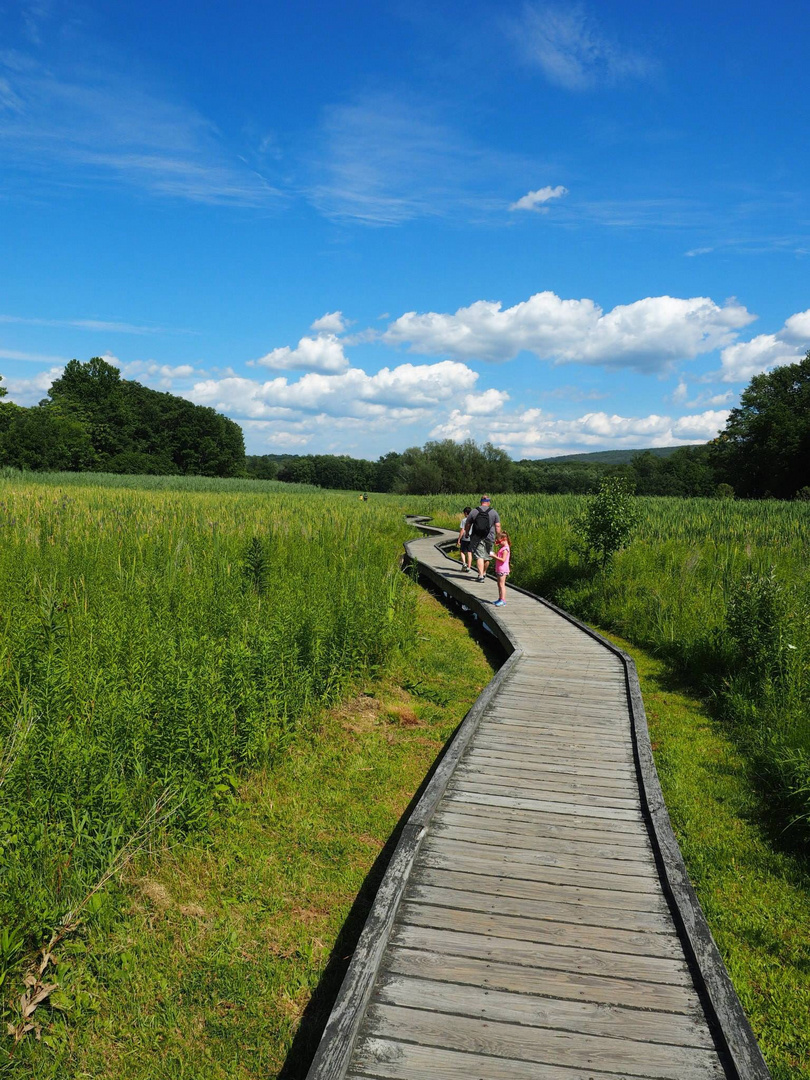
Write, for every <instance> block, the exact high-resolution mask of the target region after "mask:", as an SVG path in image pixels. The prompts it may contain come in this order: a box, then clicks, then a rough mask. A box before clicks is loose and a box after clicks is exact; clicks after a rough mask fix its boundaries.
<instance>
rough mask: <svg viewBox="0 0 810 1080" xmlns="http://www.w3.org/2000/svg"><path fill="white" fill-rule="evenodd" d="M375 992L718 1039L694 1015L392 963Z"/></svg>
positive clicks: (674, 1036)
mask: <svg viewBox="0 0 810 1080" xmlns="http://www.w3.org/2000/svg"><path fill="white" fill-rule="evenodd" d="M375 997H376V1000H377V1001H380V1002H382V1003H384V1004H386V1005H401V1006H404V1007H405V1008H411V1009H426V1010H429V1011H431V1012H440V1013H442V1012H446V1013H453V1014H454V1015H458V1016H470V1017H479V1018H480V1019H481V1020H495V1021H499V1020H500V1021H504V1022H505V1023H511V1024H523V1025H526V1026H527V1027H537V1028H554V1029H556V1030H558V1031H570V1032H574V1033H581V1034H585V1035H605V1036H608V1037H610V1038H618V1039H620V1038H624V1039H632V1040H635V1041H641V1042H650V1043H665V1044H668V1045H670V1046H691V1047H702V1048H703V1049H708V1050H714V1041H713V1040H712V1037H711V1035H710V1034H709V1031H708V1028H707V1027H706V1024H705V1022H702V1023H696V1022H695V1020H694V1019H693V1017H691V1016H678V1015H672V1014H670V1013H660V1012H652V1011H647V1010H643V1009H629V1008H627V1007H626V1006H622V1005H618V1006H617V1005H613V1004H605V1003H596V1002H584V1001H571V1000H570V999H564V998H563V999H560V998H554V997H548V996H544V995H542V994H536V995H535V994H529V993H528V992H526V991H525V990H523V989H521V990H520V991H518V992H515V991H512V990H505V989H495V988H492V987H488V988H486V989H485V988H482V987H480V986H470V984H469V983H455V982H453V981H452V980H449V979H448V978H447V973H446V972H445V973H444V978H442V979H440V980H437V979H429V978H426V977H425V973H424V972H419V973H416V974H413V973H407V974H405V973H400V972H398V971H396V970H390V969H389V971H388V972H386V973H385V975H384V976H383V978H382V979H381V980H380V983H379V985H378V988H377V993H376V995H375ZM701 1021H703V1017H702V1016H701Z"/></svg>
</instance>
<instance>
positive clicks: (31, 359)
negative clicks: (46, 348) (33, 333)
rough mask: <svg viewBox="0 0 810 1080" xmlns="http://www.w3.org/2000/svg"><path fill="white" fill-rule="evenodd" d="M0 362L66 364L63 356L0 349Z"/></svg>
mask: <svg viewBox="0 0 810 1080" xmlns="http://www.w3.org/2000/svg"><path fill="white" fill-rule="evenodd" d="M0 360H21V361H23V363H26V364H66V363H67V358H66V357H64V356H52V355H51V354H50V353H36V352H25V351H22V350H20V349H0Z"/></svg>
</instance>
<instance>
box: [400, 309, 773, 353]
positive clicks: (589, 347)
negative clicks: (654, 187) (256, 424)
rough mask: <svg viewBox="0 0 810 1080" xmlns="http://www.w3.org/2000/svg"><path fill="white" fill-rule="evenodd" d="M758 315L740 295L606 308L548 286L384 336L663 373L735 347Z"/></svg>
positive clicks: (411, 343) (422, 319) (429, 346)
mask: <svg viewBox="0 0 810 1080" xmlns="http://www.w3.org/2000/svg"><path fill="white" fill-rule="evenodd" d="M754 317H755V316H753V315H752V314H751V313H750V312H749V311H747V310H746V308H745V307H743V306H742V305H741V304H738V303H737V302H736V301H734V300H730V301H727V302H726V303H725V304H723V305H722V306H719V305H718V304H716V303H715V302H714V301H713V300H711V299H709V298H708V297H705V296H697V297H692V298H689V299H682V298H679V297H673V296H648V297H646V298H645V299H643V300H636V301H635V302H634V303H631V304H620V305H617V306H616V307H615V308H613V309H612V310H611V311H607V312H605V311H603V310H602V308H601V307H599V305H598V304H596V303H595V302H594V301H593V300H588V299H582V300H563V299H561V298H560V297H559V296H557V295H556V294H555V293H553V292H550V291H546V292H541V293H535V294H534V296H531V297H529V299H528V300H524V301H522V302H521V303H518V304H515V305H514V306H513V307H509V308H504V307H503V305H502V303H501V302H500V301H490V300H478V301H476V302H475V303H473V304H470V306H469V307H463V308H459V309H458V311H456V312H455V313H454V314H443V313H439V312H434V311H431V312H426V313H424V314H419V313H417V312H415V311H410V312H407V313H406V314H404V315H401V316H400V317H399V318H398V319H395V320H394V322H392V323H390V325H389V326H388V329H387V330H386V331H385V333H384V334H383V335H382V338H383V340H384V341H385V342H386V343H387V344H389V345H407V346H408V348H409V349H410V351H411V352H416V353H422V354H426V355H437V354H442V353H444V354H449V355H451V356H455V357H458V358H461V359H476V360H493V361H498V360H509V359H511V358H513V357H514V356H516V355H517V354H518V353H519V352H521V351H522V350H527V351H529V352H533V353H534V354H535V355H536V356H538V357H539V358H541V359H547V360H552V361H554V362H556V363H572V362H578V363H585V364H600V365H604V366H607V367H630V368H635V369H636V370H639V371H661V370H666V369H667V368H668V367H669V365H670V364H672V363H673V362H675V361H679V360H684V359H692V358H694V357H696V356H698V355H700V354H701V353H706V352H711V351H712V350H713V349H717V348H721V347H723V346H726V345H730V344H731V343H733V342H734V341H735V340H736V337H737V332H738V331H739V330H740V329H741V328H742V327H744V326H747V325H748V323H750V322H751V321H752V320H753V319H754Z"/></svg>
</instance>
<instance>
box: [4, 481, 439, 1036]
mask: <svg viewBox="0 0 810 1080" xmlns="http://www.w3.org/2000/svg"><path fill="white" fill-rule="evenodd" d="M59 479H60V481H61V477H60V478H59ZM88 480H89V478H85V484H84V485H83V484H81V483H79V482H78V480H77V478H75V477H71V478H70V482H68V483H65V484H64V485H63V484H62V483H61V482H60V483H59V484H56V483H52V482H41V481H37V482H29V481H28V479H27V478H25V479H19V478H13V477H12V478H6V479H3V480H0V532H1V533H2V543H1V544H0V597H2V607H1V608H0V618H2V637H1V638H0V650H2V651H1V652H0V745H2V747H3V751H2V757H1V758H0V788H1V790H2V804H1V805H0V865H2V879H3V888H2V891H0V925H1V926H2V928H3V929H2V933H1V934H0V981H1V980H2V979H3V977H4V976H5V975H6V973H7V972H13V971H14V969H15V966H16V965H18V963H19V960H20V957H21V956H22V955H23V954H24V953H26V952H28V951H29V950H31V949H32V948H35V947H37V946H41V945H43V944H47V942H48V941H49V940H50V938H51V935H52V934H54V932H57V931H58V930H59V928H60V927H64V926H68V927H70V926H72V925H73V924H74V923H75V922H76V921H77V920H78V918H80V917H87V916H88V915H89V914H92V913H96V912H98V910H99V909H100V907H101V906H103V904H104V902H105V901H104V896H105V890H104V889H103V887H102V886H103V883H104V881H105V878H106V877H107V875H109V874H110V873H113V874H115V873H117V871H118V870H119V869H120V867H121V866H122V865H123V864H124V863H125V862H126V861H127V860H128V859H129V858H130V857H131V855H132V852H133V851H134V850H135V849H139V848H144V847H145V848H147V849H148V848H150V847H154V846H155V845H157V844H159V843H161V842H162V839H161V838H163V837H165V836H167V835H171V836H180V835H185V834H189V833H193V832H195V831H198V830H206V829H207V828H208V827H209V826H210V824H211V821H212V820H213V819H215V818H216V816H217V815H218V814H219V812H220V810H221V809H223V808H227V807H228V805H229V804H230V802H231V800H232V797H233V793H234V791H235V790H236V789H237V788H238V786H239V784H240V778H241V776H242V775H243V773H245V772H246V771H249V770H251V769H256V768H259V767H265V766H268V765H271V764H272V763H273V762H274V761H275V760H276V759H277V758H278V757H279V756H280V755H281V754H283V753H284V751H285V749H286V748H287V747H288V746H289V745H290V744H292V743H293V742H295V741H296V740H298V739H300V738H301V737H302V736H305V735H306V734H307V725H308V724H309V723H310V721H311V720H312V718H313V717H315V716H317V715H318V714H319V712H320V711H321V710H322V709H323V708H324V707H326V706H329V705H332V704H334V703H335V702H337V701H339V700H340V699H341V698H342V697H344V696H345V695H346V694H347V693H348V692H349V691H350V690H351V689H352V687H353V686H354V685H355V684H356V683H357V681H358V680H359V679H362V678H367V677H369V676H370V675H374V673H376V672H379V671H382V670H383V669H384V667H385V666H386V664H387V663H389V661H390V660H391V659H392V658H393V657H394V655H395V654H397V653H398V652H399V651H401V650H402V649H407V648H409V647H410V646H411V645H412V644H413V641H414V636H415V632H416V631H415V624H414V621H413V616H414V604H415V597H416V595H417V592H418V590H417V589H416V588H415V587H414V586H413V584H412V583H411V582H410V581H409V580H408V579H407V578H406V576H405V575H403V574H402V573H400V572H399V569H398V565H397V552H398V551H399V550H400V548H401V542H402V540H403V539H404V537H405V536H407V535H408V530H407V528H406V526H405V524H404V522H403V520H402V518H401V515H399V514H398V513H395V512H392V509H391V508H386V507H383V506H379V505H374V504H365V503H361V502H358V500H357V499H356V498H352V497H350V496H346V497H343V496H334V495H320V494H315V493H312V492H308V493H296V492H294V491H293V492H287V491H284V492H283V493H282V492H281V491H279V490H278V489H279V485H272V487H270V488H269V489H268V488H266V487H265V488H264V489H262V488H260V487H258V486H257V485H252V486H251V487H250V489H249V491H250V492H251V493H248V492H243V491H239V490H237V491H234V490H233V487H234V485H233V482H227V481H226V482H224V483H223V482H219V489H218V490H217V491H211V490H206V488H208V486H209V484H210V482H208V483H206V484H204V485H202V486H200V487H198V486H197V485H194V484H188V483H186V484H182V483H181V485H180V490H172V489H167V488H166V487H165V486H164V484H163V483H158V484H154V483H153V482H152V481H151V480H150V481H148V482H147V485H146V486H144V487H142V488H141V489H140V490H135V489H133V488H131V487H130V486H129V485H123V484H122V485H118V484H115V485H105V484H102V485H96V484H95V483H88ZM93 480H95V478H93ZM3 992H4V993H5V990H3ZM7 1019H8V1018H7Z"/></svg>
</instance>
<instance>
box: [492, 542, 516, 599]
mask: <svg viewBox="0 0 810 1080" xmlns="http://www.w3.org/2000/svg"><path fill="white" fill-rule="evenodd" d="M496 544H497V546H496V548H495V577H496V578H497V579H498V599H497V600H496V601H495V607H503V606H504V604H505V603H506V579H507V577H508V576H509V556H510V555H511V554H512V546H511V544H510V542H509V534H508V533H506V532H504V531H503V529H501V532H500V535H499V536H498V539H497V541H496Z"/></svg>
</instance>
